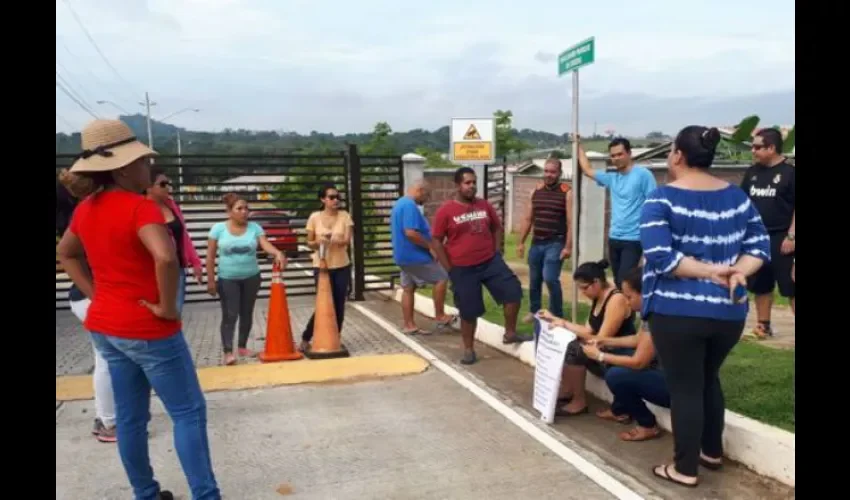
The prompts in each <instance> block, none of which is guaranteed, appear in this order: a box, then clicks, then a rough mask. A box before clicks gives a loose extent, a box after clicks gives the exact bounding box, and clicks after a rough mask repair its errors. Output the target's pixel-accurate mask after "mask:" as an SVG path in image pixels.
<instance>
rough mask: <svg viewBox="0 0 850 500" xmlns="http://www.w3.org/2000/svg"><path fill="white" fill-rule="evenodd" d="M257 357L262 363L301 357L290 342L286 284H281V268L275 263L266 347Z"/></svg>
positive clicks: (290, 327)
mask: <svg viewBox="0 0 850 500" xmlns="http://www.w3.org/2000/svg"><path fill="white" fill-rule="evenodd" d="M258 357H259V358H260V361H262V362H263V363H271V362H275V361H293V360H296V359H301V358H302V357H303V356H302V354H301V353H300V352H298V351H296V350H295V344H294V343H293V342H292V323H291V321H290V319H289V303H288V302H287V300H286V285H284V284H283V278H282V277H281V270H280V267H279V266H278V264H277V263H275V264H274V266H273V267H272V285H271V289H270V295H269V322H268V325H267V326H266V348H265V350H264V351H263V352H261V353H260V355H259V356H258Z"/></svg>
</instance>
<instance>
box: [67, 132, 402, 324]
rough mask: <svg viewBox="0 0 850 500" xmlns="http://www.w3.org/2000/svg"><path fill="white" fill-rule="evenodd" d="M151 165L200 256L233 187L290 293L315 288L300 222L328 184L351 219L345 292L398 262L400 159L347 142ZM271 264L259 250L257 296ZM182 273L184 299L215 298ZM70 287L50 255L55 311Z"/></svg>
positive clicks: (386, 282)
mask: <svg viewBox="0 0 850 500" xmlns="http://www.w3.org/2000/svg"><path fill="white" fill-rule="evenodd" d="M73 160H74V156H73V155H57V156H56V169H57V172H58V171H59V170H60V169H62V168H68V167H69V166H70V164H71V163H73ZM156 166H157V167H161V168H162V169H163V170H164V171H165V174H166V175H167V176H168V177H169V178H170V179H171V181H172V185H173V192H172V196H173V198H174V200H175V201H176V202H177V203H178V205H179V206H180V209H181V210H182V211H183V215H184V217H185V219H186V227H187V230H188V231H189V234H190V235H191V238H192V242H193V244H194V245H195V249H196V250H197V252H198V255H199V256H200V258H201V261H202V262H204V261H205V259H206V253H207V240H208V233H209V230H210V228H211V227H212V225H213V224H215V223H216V222H220V221H224V220H225V219H226V217H227V216H226V214H225V207H224V204H223V203H222V202H221V197H222V195H224V194H225V193H228V192H233V193H237V194H239V195H240V196H242V197H243V198H244V199H246V200H247V201H248V203H249V207H250V209H251V220H252V221H254V222H257V223H258V224H260V225H261V226H263V229H264V230H265V232H266V236H267V238H268V239H269V241H271V242H272V244H274V245H275V246H276V247H278V248H279V249H281V250H283V251H285V252H286V254H287V256H288V257H289V265H288V266H287V269H286V271H285V272H284V275H283V276H284V281H285V283H286V287H287V295H290V296H298V295H309V294H313V293H315V285H314V278H313V270H312V260H311V257H310V253H311V251H310V249H309V248H308V247H307V245H306V230H305V225H306V223H307V218H308V217H309V216H310V214H311V213H312V212H314V211H316V210H319V209H320V207H321V205H320V202H319V196H318V193H319V190H320V189H321V188H322V187H323V186H324V185H327V184H331V185H333V186H334V187H335V188H336V189H337V190H339V192H340V208H342V209H344V210H348V211H349V213H350V214H351V216H352V218H353V219H354V223H355V226H354V241H353V244H352V246H351V248H350V256H351V258H352V274H353V276H352V278H353V279H352V286H351V289H350V295H351V297H352V298H353V299H354V300H363V299H364V292H366V291H371V290H386V289H390V288H392V286H393V282H394V280H395V278H396V277H397V275H398V268H397V267H396V266H395V265H394V264H393V261H392V247H391V244H390V237H389V235H390V232H389V213H390V210H391V208H392V204H393V203H394V202H395V200H396V199H397V198H398V197H399V196H400V195H401V193H403V191H404V186H403V185H402V184H403V180H402V179H403V176H402V163H401V157H399V156H363V157H361V156H360V155H359V153H358V151H357V147H356V146H354V145H351V146H349V148H348V149H347V150H346V151H341V152H339V153H334V154H326V155H298V154H287V155H213V154H208V155H204V154H192V155H188V154H185V155H182V156H175V155H161V156H158V157H157V158H156ZM271 268H272V262H271V260H270V259H268V258H267V256H266V255H265V254H264V253H261V254H260V271H261V276H262V278H263V281H262V286H261V288H260V295H259V296H260V297H268V294H269V285H270V282H271ZM187 274H188V275H189V276H188V277H187V287H186V302H206V301H214V300H217V299H216V298H213V297H212V296H210V295H209V294H208V293H207V291H206V286H201V285H199V284H197V283H196V282H195V279H194V278H193V277H191V274H192V273H191V272H189V273H187ZM70 285H71V283H70V280H69V279H68V277H67V275H66V274H65V273H64V272H63V271H62V270H61V269H60V265H59V262H58V261H57V263H56V308H57V309H67V308H68V303H67V290H68V288H69V287H70Z"/></svg>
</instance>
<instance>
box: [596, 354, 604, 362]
mask: <svg viewBox="0 0 850 500" xmlns="http://www.w3.org/2000/svg"><path fill="white" fill-rule="evenodd" d="M596 361H599V362H600V363H604V362H605V353H604V352H600V353H599V356H596Z"/></svg>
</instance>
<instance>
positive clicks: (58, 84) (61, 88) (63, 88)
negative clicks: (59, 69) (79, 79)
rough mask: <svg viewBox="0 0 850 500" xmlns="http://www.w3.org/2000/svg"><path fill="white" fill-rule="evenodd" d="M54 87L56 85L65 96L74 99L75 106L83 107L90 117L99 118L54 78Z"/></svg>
mask: <svg viewBox="0 0 850 500" xmlns="http://www.w3.org/2000/svg"><path fill="white" fill-rule="evenodd" d="M58 75H59V74H58V73H57V76H58ZM56 87H57V88H58V89H59V90H61V91H62V92H64V93H65V95H66V96H68V97H69V98H70V99H71V100H72V101H74V102H75V103H76V104H77V106H79V107H80V108H82V109H83V111H85V112H86V113H88V114H90V115H92V117H94V118H95V119H98V118H100V117H99V116H97V115H96V114H95V113H94V111H92V110H91V109H89V108H88V107H86V105H85V104H83V103H81V102H80V101H79V100H78V99H77V98H76V97H74V96H73V95H71V92H69V91H68V89H66V88H65V85H63V84H62V82H60V81H59V80H56Z"/></svg>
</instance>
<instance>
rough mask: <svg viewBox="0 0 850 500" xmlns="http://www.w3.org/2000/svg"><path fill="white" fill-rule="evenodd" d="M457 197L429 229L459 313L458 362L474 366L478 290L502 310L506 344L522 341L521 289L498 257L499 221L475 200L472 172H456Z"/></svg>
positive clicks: (479, 313) (481, 300)
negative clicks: (519, 325) (519, 329)
mask: <svg viewBox="0 0 850 500" xmlns="http://www.w3.org/2000/svg"><path fill="white" fill-rule="evenodd" d="M454 180H455V184H456V185H457V197H456V198H455V199H453V200H449V201H447V202H445V203H443V204H442V205H441V206H440V208H439V209H437V214H436V215H435V216H434V227H433V229H432V230H431V233H432V236H433V243H434V250H435V252H436V254H437V258H438V259H439V261H440V264H442V265H443V267H445V268H446V270H447V271H448V272H449V278H450V279H451V282H452V291H453V292H454V302H455V306H456V307H457V308H458V310H459V311H460V319H461V333H462V335H463V346H464V349H465V350H464V355H463V359H461V361H460V362H461V363H463V364H465V365H471V364H472V363H475V361H476V360H477V357H476V356H475V348H474V342H475V329H476V327H477V326H478V318H479V317H480V316H482V315H483V314H484V312H485V309H484V295H483V290H482V288H481V286H482V285H483V286H486V287H487V290H488V291H489V292H490V295H492V296H493V299H495V300H496V302H497V303H499V304H501V305H502V306H504V311H505V336H504V337H503V338H502V342H504V343H506V344H511V343H518V342H524V341H525V340H527V339H521V338H520V337H518V336H517V334H516V323H517V315H518V313H519V306H520V303H521V302H522V286H521V285H520V283H519V279H517V277H516V275H515V274H514V273H513V271H511V269H510V268H509V267H508V265H507V264H505V261H504V259H503V258H502V255H501V253H499V250H498V249H499V241H501V238H502V222H501V221H500V220H499V216H498V215H497V214H496V211H495V210H493V206H492V205H490V203H488V202H487V201H486V200H482V199H481V198H476V197H475V192H476V177H475V171H474V170H473V169H471V168H469V167H461V168H459V169H457V171H455V178H454Z"/></svg>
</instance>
